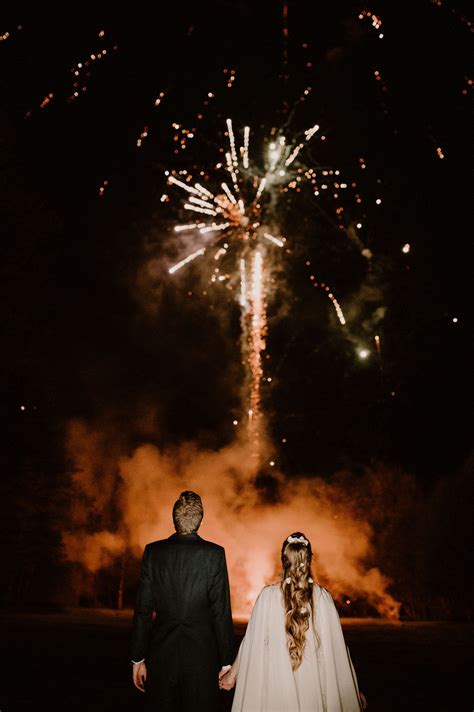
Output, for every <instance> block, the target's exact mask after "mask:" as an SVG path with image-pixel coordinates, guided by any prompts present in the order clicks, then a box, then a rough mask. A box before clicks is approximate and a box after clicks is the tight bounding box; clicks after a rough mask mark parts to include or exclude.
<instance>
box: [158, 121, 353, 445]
mask: <svg viewBox="0 0 474 712" xmlns="http://www.w3.org/2000/svg"><path fill="white" fill-rule="evenodd" d="M226 127H227V132H226V133H227V138H228V148H227V150H226V151H225V152H224V156H225V160H224V161H223V162H222V163H219V164H218V165H217V166H216V174H215V175H214V176H212V185H211V181H210V180H209V187H208V186H205V185H203V184H202V183H201V182H195V181H194V180H193V177H192V175H191V174H190V173H189V172H187V171H181V172H179V171H171V172H170V171H167V172H166V177H167V180H168V183H169V184H170V185H172V186H175V187H177V188H179V189H180V190H181V191H182V192H183V193H184V195H185V202H184V206H183V207H184V210H185V211H187V212H188V213H190V214H192V215H194V216H195V217H194V221H191V222H187V223H183V224H179V225H176V226H175V228H174V230H175V232H176V233H184V234H188V235H189V236H190V239H191V240H193V241H194V243H195V240H196V237H197V238H198V239H199V240H201V241H202V242H201V246H199V247H197V245H196V244H194V247H195V248H196V247H197V249H194V250H193V251H192V252H190V253H189V254H188V255H186V256H185V257H183V258H182V259H181V260H179V261H178V262H177V263H176V264H174V265H172V266H171V267H170V268H169V272H170V274H175V273H176V272H178V271H179V270H180V269H182V268H183V267H185V266H186V265H188V264H189V263H190V262H193V261H194V260H196V259H198V258H200V257H203V256H204V255H206V254H207V255H209V254H211V255H212V257H213V260H212V262H213V269H212V270H211V274H210V281H211V282H228V283H229V284H228V286H229V288H230V289H234V290H235V292H236V294H238V302H239V305H240V310H241V327H242V338H241V344H242V362H243V363H244V364H245V367H246V389H245V396H244V412H245V414H246V418H247V424H248V430H249V436H250V438H251V440H252V441H253V442H254V445H255V447H254V453H255V457H256V458H259V454H260V442H261V438H262V433H263V422H262V412H261V383H262V379H263V375H264V372H263V362H262V354H263V352H264V350H265V347H266V344H265V337H266V331H267V304H268V297H269V284H270V279H271V274H272V271H273V265H274V261H275V260H274V251H275V250H276V249H278V250H281V249H282V248H284V247H285V244H286V238H285V237H282V236H281V235H280V234H279V231H278V230H275V225H276V224H277V219H276V207H277V205H278V202H279V198H280V196H282V195H283V194H285V193H288V191H290V190H294V189H299V187H300V184H301V183H302V182H304V181H306V182H307V183H309V184H310V185H311V186H312V188H313V191H314V192H315V194H317V193H316V190H315V189H314V184H315V181H316V179H317V172H316V171H315V170H314V169H310V170H308V169H305V168H304V167H302V166H301V164H300V163H299V161H298V157H299V156H300V153H301V151H302V150H303V149H304V147H305V144H306V143H307V142H309V141H311V139H313V137H314V136H315V135H316V134H317V133H318V131H319V126H318V125H317V124H315V125H313V126H311V127H310V128H308V129H307V130H306V131H304V133H303V134H302V136H301V140H300V141H293V142H288V141H287V139H286V137H285V136H284V135H283V134H278V135H274V136H273V137H272V139H271V140H269V141H267V145H266V151H265V155H264V160H263V170H262V169H261V168H260V169H259V168H258V167H257V166H256V165H255V164H254V163H253V162H251V161H250V135H251V131H250V127H249V126H246V127H245V128H244V129H243V132H242V136H241V137H240V136H239V137H236V134H235V133H234V128H233V124H232V120H231V119H227V121H226ZM273 133H274V134H275V133H276V132H273ZM331 173H332V174H334V175H337V174H338V173H339V172H338V171H337V172H331ZM222 174H223V175H222ZM321 174H322V176H324V180H327V178H326V176H327V175H328V171H321ZM223 178H224V179H223ZM275 232H276V233H277V234H274V233H275ZM230 252H233V253H234V256H235V260H234V267H233V268H232V269H231V271H230V272H227V271H225V270H222V269H221V267H220V266H219V265H220V263H221V260H222V259H223V258H224V257H225V256H226V255H228V253H230ZM330 297H331V300H332V302H333V305H334V307H335V309H336V312H337V315H338V317H339V320H340V321H341V323H342V324H344V323H345V320H344V318H343V316H342V310H341V307H340V305H339V303H338V302H337V300H336V299H335V297H333V295H332V294H330Z"/></svg>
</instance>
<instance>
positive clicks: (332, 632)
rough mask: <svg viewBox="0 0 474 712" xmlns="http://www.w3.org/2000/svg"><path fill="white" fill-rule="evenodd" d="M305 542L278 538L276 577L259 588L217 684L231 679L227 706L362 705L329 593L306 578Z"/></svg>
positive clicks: (245, 710) (249, 709)
mask: <svg viewBox="0 0 474 712" xmlns="http://www.w3.org/2000/svg"><path fill="white" fill-rule="evenodd" d="M311 559H312V551H311V544H310V542H309V541H308V539H307V538H306V537H305V536H304V534H301V532H296V533H294V534H291V535H290V536H289V537H288V538H287V539H285V541H284V542H283V546H282V550H281V561H282V565H283V576H282V582H281V583H280V584H275V585H273V586H266V587H265V588H264V589H263V590H262V591H261V593H260V595H259V596H258V598H257V600H256V602H255V606H254V608H253V611H252V615H251V617H250V621H249V624H248V626H247V632H246V634H245V637H244V639H243V640H242V643H241V645H240V649H239V653H238V655H237V657H236V659H235V661H234V663H233V665H232V667H231V669H230V670H229V671H228V672H227V673H226V674H225V675H224V676H222V678H221V680H220V686H221V688H223V689H225V690H230V689H232V688H233V687H234V685H235V684H236V682H237V686H236V689H235V696H234V701H233V705H232V712H360V710H362V709H365V707H366V702H365V699H364V697H363V695H360V694H359V690H358V687H357V679H356V675H355V672H354V668H353V667H352V662H351V659H350V657H349V651H348V650H347V648H346V645H345V642H344V636H343V634H342V628H341V623H340V621H339V616H338V614H337V611H336V607H335V606H334V602H333V600H332V597H331V595H330V593H328V591H326V589H324V588H322V587H321V586H318V585H317V584H315V583H314V582H313V579H312V578H311Z"/></svg>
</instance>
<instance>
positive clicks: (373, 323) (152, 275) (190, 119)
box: [0, 0, 472, 486]
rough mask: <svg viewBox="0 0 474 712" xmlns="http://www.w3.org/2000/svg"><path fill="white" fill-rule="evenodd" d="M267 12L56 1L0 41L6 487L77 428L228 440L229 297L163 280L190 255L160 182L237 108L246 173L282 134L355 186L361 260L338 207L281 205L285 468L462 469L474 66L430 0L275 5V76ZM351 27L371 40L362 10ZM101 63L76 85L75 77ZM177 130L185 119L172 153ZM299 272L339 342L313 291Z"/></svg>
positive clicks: (22, 11) (269, 372) (195, 154)
mask: <svg viewBox="0 0 474 712" xmlns="http://www.w3.org/2000/svg"><path fill="white" fill-rule="evenodd" d="M282 7H283V3H280V2H268V0H265V1H263V2H262V1H260V2H254V1H253V0H240V1H237V2H231V1H230V0H227V1H226V0H213V1H211V2H204V3H195V4H186V3H179V4H168V5H167V7H166V13H165V9H164V7H163V6H162V4H159V3H155V4H153V6H152V5H150V4H127V5H126V7H125V9H124V10H118V9H116V8H115V9H114V10H113V11H110V10H109V9H107V10H106V9H103V10H102V9H101V7H100V5H99V6H98V7H93V8H92V6H91V5H89V4H86V5H83V4H80V5H78V6H77V8H76V14H71V7H70V6H69V5H63V6H61V7H60V8H59V9H58V7H54V8H53V6H52V5H51V7H50V8H49V10H48V4H47V3H46V5H44V4H43V5H42V6H41V11H39V10H36V11H34V12H33V11H31V10H27V9H26V6H24V7H23V8H22V7H21V5H18V6H17V8H18V9H17V12H16V16H14V17H12V18H11V20H10V21H9V23H8V24H5V26H3V27H2V28H0V31H2V32H9V33H10V34H9V36H7V37H6V38H5V39H4V40H3V41H2V42H0V62H1V63H2V67H3V71H2V73H1V80H0V81H1V103H2V108H1V112H0V123H1V142H2V143H1V182H2V199H1V212H2V219H1V230H2V233H3V235H2V253H3V254H2V259H1V267H0V269H1V279H0V290H1V304H2V320H1V331H2V344H3V346H2V363H3V367H2V372H1V373H2V375H1V381H2V383H1V387H2V399H1V402H2V405H1V411H2V430H3V433H4V435H5V436H6V441H7V448H6V450H5V453H6V454H5V458H6V461H5V471H6V472H8V473H10V475H11V476H12V478H13V477H14V476H15V474H14V473H15V472H17V471H18V468H20V469H21V467H24V462H25V461H26V460H27V461H28V463H29V465H28V466H29V467H36V466H37V467H41V468H43V469H45V470H48V468H50V469H51V470H54V471H57V470H60V469H61V468H62V467H63V466H65V463H64V454H63V443H64V433H65V428H66V426H67V424H68V422H69V421H70V420H71V419H72V418H82V419H84V420H85V421H87V422H91V423H94V422H96V423H97V422H99V423H107V427H108V428H110V430H111V432H116V433H117V441H120V443H121V444H122V446H123V448H124V449H125V450H127V449H130V448H132V447H133V446H134V445H136V444H137V443H139V442H145V441H146V442H152V443H155V444H157V445H159V446H170V445H173V444H176V443H180V442H182V441H184V440H192V441H195V442H197V443H199V444H200V445H202V446H206V447H210V448H217V447H219V446H222V445H223V444H225V443H226V442H229V441H231V439H232V438H233V437H234V434H235V432H234V426H233V425H232V421H233V419H234V418H236V417H238V416H239V413H240V393H241V387H242V383H243V375H242V369H241V363H240V354H239V333H240V332H239V314H238V306H237V304H236V302H235V300H234V299H233V297H232V295H229V293H228V291H226V290H225V289H223V288H221V287H219V286H213V287H209V285H208V284H207V282H206V279H207V277H206V274H207V272H206V270H205V269H204V267H203V265H199V266H196V265H193V266H191V267H190V268H187V269H186V270H183V272H180V274H179V278H176V279H172V278H171V277H170V275H169V274H168V273H167V266H169V264H171V263H172V262H173V261H176V260H177V259H180V258H181V257H182V256H183V254H186V252H185V250H184V251H183V249H182V243H179V242H178V241H177V240H176V238H175V237H174V235H173V225H174V224H176V223H178V222H182V210H181V207H180V206H181V204H182V200H181V198H182V196H181V195H180V194H179V193H178V192H177V191H175V190H172V189H170V188H169V187H168V186H166V179H165V177H164V171H165V170H166V169H171V168H178V169H182V168H186V167H187V168H188V169H189V168H191V167H192V166H194V165H198V166H203V167H204V168H208V167H212V166H213V165H214V164H215V162H216V160H217V159H218V157H219V148H220V147H221V146H223V145H225V141H226V139H225V136H224V131H225V119H226V118H227V117H228V116H231V117H232V119H233V121H234V126H235V127H237V128H238V129H239V130H240V129H241V128H242V127H243V126H244V125H246V124H249V125H250V126H251V128H252V144H251V150H253V151H254V156H255V157H257V158H258V155H259V152H261V145H262V140H263V139H264V138H265V137H267V136H268V134H269V132H270V130H271V128H272V127H276V128H279V127H281V126H283V125H287V129H286V131H287V135H288V136H290V137H291V135H292V134H295V135H296V134H297V133H298V132H301V131H302V130H303V129H306V128H308V127H310V126H312V125H313V124H314V123H318V124H319V125H320V126H321V133H324V135H325V136H326V140H325V141H324V142H323V141H321V140H320V139H319V138H317V139H316V141H315V143H312V144H311V146H309V147H308V149H307V150H306V149H305V151H306V153H305V154H304V162H305V164H306V165H308V166H315V167H316V166H330V167H334V168H337V169H339V170H340V172H341V176H343V177H344V179H345V180H347V182H348V183H349V184H351V183H352V182H356V183H357V186H358V188H357V190H356V191H354V190H350V191H348V197H347V198H345V199H344V206H345V212H344V216H345V217H344V220H345V226H346V227H348V226H349V224H355V223H359V222H360V223H361V225H362V227H361V228H360V230H359V231H358V232H359V236H360V239H361V241H362V243H363V245H364V246H365V247H366V248H368V249H370V251H371V253H372V255H373V257H372V259H371V260H367V259H366V258H365V257H363V256H362V255H361V254H360V249H358V248H357V246H355V245H354V243H353V242H351V241H350V240H348V238H347V236H346V233H345V231H342V230H340V229H339V228H338V226H337V219H336V215H335V207H336V203H335V201H334V200H332V199H331V198H330V197H326V196H320V197H318V198H317V197H315V196H313V195H312V192H311V190H310V188H307V189H306V190H302V192H301V194H299V195H297V196H292V198H291V200H289V201H288V203H285V202H284V203H282V205H281V206H280V208H279V218H280V224H281V232H282V234H284V235H285V236H286V237H287V240H288V244H289V246H290V247H291V253H290V254H285V255H284V256H283V257H282V259H281V261H280V262H279V264H278V274H277V276H276V279H277V282H278V284H279V286H278V287H276V289H275V292H274V296H273V298H272V300H271V301H270V303H269V310H268V312H269V334H268V349H267V354H268V355H269V356H270V358H269V359H267V360H266V361H265V376H270V377H271V378H272V382H271V384H264V387H263V395H264V410H265V413H266V417H267V421H268V428H269V431H270V434H271V437H272V440H273V442H274V443H275V447H276V453H277V459H278V464H279V467H280V468H281V469H282V471H283V472H284V473H285V474H286V475H287V476H288V477H291V476H293V475H297V474H302V473H304V474H307V475H312V474H319V475H323V476H325V475H329V474H331V473H332V472H334V471H336V470H339V469H343V468H349V469H351V470H353V471H357V470H358V469H362V468H364V467H366V466H369V465H373V464H374V463H384V464H386V465H388V466H393V467H400V468H402V469H403V470H405V471H407V472H409V473H412V474H414V475H416V476H417V477H418V478H419V479H420V481H421V482H422V483H424V484H426V485H428V486H429V485H430V484H431V483H434V482H435V481H436V479H437V478H439V477H440V476H446V475H447V476H449V475H450V474H452V473H455V472H456V471H458V470H459V469H460V468H461V467H462V466H463V463H465V461H466V459H467V457H468V454H469V450H470V446H471V442H470V423H469V418H467V417H466V411H467V412H468V407H469V405H470V403H471V402H472V401H471V391H470V383H471V371H472V356H471V353H470V345H469V341H470V338H469V337H470V334H471V327H470V310H469V308H468V305H469V303H470V297H471V294H470V289H471V284H472V277H471V272H472V267H471V262H470V260H469V256H468V253H469V247H470V242H471V234H470V233H471V229H470V228H471V222H472V220H471V216H470V204H471V200H470V191H469V187H470V186H469V182H470V170H469V169H470V156H471V155H472V150H471V149H472V143H471V142H470V131H469V118H470V108H471V104H470V102H471V101H472V98H471V94H472V85H471V84H469V83H468V80H469V77H470V76H472V75H471V74H470V68H469V66H468V42H469V35H470V28H469V26H468V25H467V21H466V20H465V19H464V17H463V13H462V9H463V6H462V3H457V4H456V6H455V12H454V11H453V9H452V6H451V5H450V4H448V3H445V2H440V3H438V4H434V3H432V2H429V0H416V2H413V3H410V4H407V3H393V2H380V3H376V4H375V5H370V6H367V7H365V6H362V5H359V4H355V3H324V4H323V3H309V2H306V3H301V2H300V3H296V2H295V3H293V2H292V1H291V0H289V3H288V42H287V44H286V52H287V62H286V63H285V43H284V42H283V33H282V29H283V25H282ZM466 7H467V5H466ZM310 8H312V10H313V11H314V15H312V16H311V15H310V14H309V13H310ZM364 10H369V11H371V12H372V13H376V14H377V16H379V17H380V18H381V20H382V26H381V28H380V29H377V28H375V27H373V25H372V22H371V20H370V18H368V17H366V16H364V17H363V18H362V19H360V18H359V17H358V16H359V13H361V12H363V11H364ZM18 26H21V27H22V29H18ZM102 31H103V33H104V34H103V36H99V33H101V32H102ZM380 33H382V34H383V38H379V34H380ZM304 45H306V47H305V46H304ZM114 47H116V49H114ZM103 48H106V49H107V54H106V56H103V57H101V58H100V60H99V59H96V60H94V61H91V64H90V67H89V69H90V73H91V76H90V77H86V76H85V71H82V70H81V73H80V75H74V73H73V72H74V70H75V69H76V67H77V64H78V63H80V62H84V61H85V59H87V58H88V57H89V56H90V55H91V54H94V53H95V54H97V53H98V52H100V51H101V49H103ZM71 70H73V71H71ZM224 70H226V71H225V72H224ZM231 70H234V72H235V74H234V75H232V74H231ZM375 72H379V75H377V74H375ZM231 76H235V80H233V82H232V83H231V86H230V87H228V86H227V84H228V80H229V77H231ZM377 76H380V77H381V79H377ZM75 81H77V82H78V85H79V86H78V94H79V96H78V97H74V92H75V91H76V87H74V82H75ZM82 86H87V90H86V91H82ZM308 86H310V87H311V91H310V93H309V94H308V96H307V97H306V98H305V101H300V98H301V96H302V95H303V92H304V90H305V88H306V87H308ZM160 92H164V94H165V95H164V97H163V99H162V101H161V102H160V105H159V106H155V100H156V99H157V97H159V95H160ZM208 92H212V93H213V94H214V95H215V96H214V97H213V98H212V100H209V101H208V104H207V105H205V103H204V102H205V101H206V100H207V99H208V97H207V94H208ZM50 93H51V94H52V97H49V94H50ZM45 98H49V101H47V102H45V101H44V100H45ZM42 104H43V106H41V105H42ZM197 114H202V117H203V118H202V119H198V118H197ZM173 122H178V123H179V124H180V125H182V126H185V127H188V128H191V127H192V128H197V131H196V136H195V137H194V138H193V139H192V140H191V139H189V140H188V141H187V145H186V149H185V150H178V154H177V155H175V153H174V150H175V146H176V145H177V143H176V142H174V141H173V136H174V133H175V131H174V129H173V128H172V123H173ZM144 127H147V134H148V135H147V136H146V137H144V138H143V141H142V145H141V146H140V147H139V146H137V140H138V139H139V137H140V134H141V132H142V131H143V130H144ZM361 159H362V160H361ZM361 163H364V165H366V168H365V169H362V168H361ZM104 181H107V183H104ZM211 182H212V178H211ZM101 187H102V188H104V190H103V191H102V193H101V192H100V188H101ZM163 193H166V194H169V195H170V197H171V200H170V202H169V203H162V202H161V200H160V198H161V196H162V194H163ZM349 193H350V195H349ZM355 193H359V194H360V195H361V198H362V202H361V203H357V202H356V200H355V199H354V196H355ZM377 198H380V199H381V201H382V202H381V204H380V205H377V204H376V199H377ZM407 243H408V244H409V245H410V252H409V253H403V252H402V247H403V245H405V244H407ZM308 261H309V262H311V266H310V267H309V266H307V265H306V262H308ZM313 265H316V271H317V274H318V276H319V279H320V280H321V281H325V282H327V283H328V284H330V285H331V287H332V289H333V290H334V293H335V294H336V295H337V297H338V299H339V301H340V303H341V305H342V306H343V308H344V311H345V313H346V315H347V319H348V324H347V326H346V327H344V328H343V327H341V325H340V324H339V322H338V321H337V319H336V318H335V314H334V310H333V307H332V305H331V303H330V301H329V300H328V299H327V298H326V296H325V295H324V294H323V293H322V291H321V290H319V289H314V288H313V285H312V281H311V279H310V275H311V274H312V270H313ZM203 291H207V295H203V294H202V292H203ZM375 335H380V338H381V345H382V351H381V354H382V362H381V363H380V362H379V361H378V359H377V353H376V351H375V344H374V336H375ZM361 348H367V349H369V350H370V356H369V358H368V359H366V360H361V359H360V358H359V356H358V350H360V349H361ZM380 366H382V369H381V367H380ZM282 439H285V440H286V443H282ZM19 462H20V464H19ZM21 463H23V464H21Z"/></svg>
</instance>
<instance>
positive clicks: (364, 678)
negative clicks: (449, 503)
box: [0, 610, 474, 712]
mask: <svg viewBox="0 0 474 712" xmlns="http://www.w3.org/2000/svg"><path fill="white" fill-rule="evenodd" d="M130 620H131V613H130V611H123V612H114V611H90V610H75V611H70V612H67V613H49V614H45V613H41V614H40V613H22V614H20V613H18V612H8V611H5V610H4V611H1V612H0V624H1V628H2V634H1V638H0V658H1V659H0V663H1V670H2V675H1V678H2V680H1V688H0V712H26V710H28V711H30V710H38V709H39V708H45V709H47V710H48V711H49V712H55V711H56V710H58V711H59V710H61V711H63V710H64V711H66V710H67V711H68V712H79V711H80V712H99V711H100V712H125V711H127V712H135V711H137V712H138V711H139V710H141V708H142V702H143V700H142V695H141V694H140V693H139V692H138V691H136V690H135V689H134V688H133V686H132V683H131V669H130V665H129V662H128V643H129V635H130ZM343 627H344V633H345V637H346V641H347V643H348V645H349V647H350V650H351V657H352V660H353V662H354V666H355V668H356V671H357V674H358V677H359V682H360V687H361V689H362V691H363V692H364V693H365V694H366V697H367V699H368V702H369V712H395V711H396V712H411V711H413V712H425V711H426V712H472V710H473V709H474V693H473V688H474V683H473V679H474V675H473V674H472V668H473V659H474V655H473V652H474V650H473V648H474V646H473V633H474V625H472V624H462V623H459V624H458V623H444V622H440V623H405V622H404V623H387V622H383V621H380V620H376V621H375V620H365V619H358V620H356V619H347V620H344V621H343ZM244 629H245V626H242V625H237V626H236V634H237V638H238V639H240V638H241V636H242V635H243V632H244ZM222 696H223V700H222V709H223V712H224V711H227V710H229V709H230V705H231V699H232V698H231V694H229V693H227V694H226V693H222ZM157 712H159V711H157ZM289 712H292V711H289Z"/></svg>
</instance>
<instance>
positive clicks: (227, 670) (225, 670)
mask: <svg viewBox="0 0 474 712" xmlns="http://www.w3.org/2000/svg"><path fill="white" fill-rule="evenodd" d="M231 667H232V665H223V666H222V667H221V672H229V670H230V669H231Z"/></svg>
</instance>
